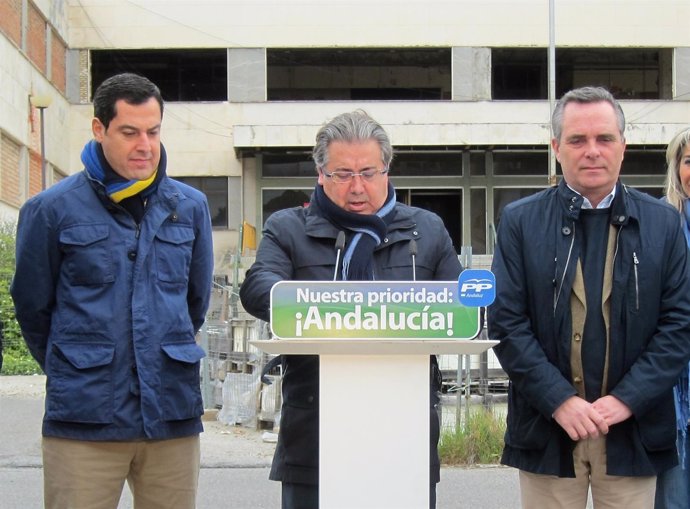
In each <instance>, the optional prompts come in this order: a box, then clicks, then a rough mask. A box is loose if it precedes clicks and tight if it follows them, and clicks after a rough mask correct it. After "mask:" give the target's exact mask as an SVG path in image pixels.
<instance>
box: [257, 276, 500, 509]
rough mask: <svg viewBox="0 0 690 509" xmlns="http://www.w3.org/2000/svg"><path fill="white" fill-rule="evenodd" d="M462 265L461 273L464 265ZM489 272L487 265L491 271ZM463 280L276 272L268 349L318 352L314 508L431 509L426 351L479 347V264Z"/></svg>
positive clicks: (483, 283) (485, 284) (264, 345)
mask: <svg viewBox="0 0 690 509" xmlns="http://www.w3.org/2000/svg"><path fill="white" fill-rule="evenodd" d="M466 273H467V271H465V272H464V273H463V274H466ZM489 275H490V276H491V274H490V273H489ZM469 276H471V278H470V279H469V280H468V281H467V282H462V281H461V280H459V281H415V282H409V281H356V282H352V281H337V282H336V281H334V282H330V281H326V282H323V281H321V282H316V281H281V282H279V283H276V284H275V285H274V286H273V288H272V289H271V330H272V331H273V335H274V336H275V337H277V338H280V339H275V340H270V341H253V342H252V344H254V345H255V346H257V347H258V348H260V349H262V350H264V351H266V352H268V353H273V354H286V355H291V354H292V355H296V354H301V355H318V356H319V361H320V366H319V376H320V378H319V391H320V392H319V508H320V509H387V508H390V509H428V507H429V483H430V479H429V431H430V430H429V422H430V409H429V394H430V372H429V356H430V355H435V354H478V353H481V352H483V351H485V350H487V349H488V348H490V347H491V346H493V345H494V344H496V343H497V342H496V341H486V340H483V341H482V340H472V339H469V338H474V337H476V336H477V335H478V333H479V330H480V328H481V327H480V324H479V306H481V305H486V304H477V305H470V306H468V305H466V304H465V303H464V302H463V300H462V299H463V298H464V297H465V296H469V297H470V299H473V298H476V297H483V292H485V291H486V290H487V289H488V290H491V289H492V288H493V283H492V282H491V281H489V280H488V279H486V278H485V276H486V275H485V274H484V273H479V274H478V273H469Z"/></svg>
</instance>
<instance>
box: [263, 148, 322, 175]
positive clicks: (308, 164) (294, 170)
mask: <svg viewBox="0 0 690 509" xmlns="http://www.w3.org/2000/svg"><path fill="white" fill-rule="evenodd" d="M260 158H261V175H262V176H263V177H264V178H270V177H316V165H315V164H314V160H313V159H312V157H311V152H310V151H307V150H304V149H295V150H290V149H286V150H280V151H277V152H271V151H268V152H261V154H260Z"/></svg>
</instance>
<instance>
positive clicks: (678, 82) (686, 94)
mask: <svg viewBox="0 0 690 509" xmlns="http://www.w3.org/2000/svg"><path fill="white" fill-rule="evenodd" d="M673 74H674V76H675V80H674V81H675V87H674V93H673V99H675V100H681V101H687V100H690V48H676V49H675V51H674V58H673Z"/></svg>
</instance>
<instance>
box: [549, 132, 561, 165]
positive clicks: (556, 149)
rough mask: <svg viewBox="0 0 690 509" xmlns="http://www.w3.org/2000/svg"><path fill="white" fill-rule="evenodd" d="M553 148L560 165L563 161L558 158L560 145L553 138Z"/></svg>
mask: <svg viewBox="0 0 690 509" xmlns="http://www.w3.org/2000/svg"><path fill="white" fill-rule="evenodd" d="M551 148H552V149H553V153H554V154H556V160H557V161H558V162H559V163H560V162H561V160H560V159H559V158H558V156H559V155H560V150H559V149H560V143H558V140H557V139H556V138H551Z"/></svg>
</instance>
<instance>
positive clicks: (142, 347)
mask: <svg viewBox="0 0 690 509" xmlns="http://www.w3.org/2000/svg"><path fill="white" fill-rule="evenodd" d="M148 200H149V201H148V204H147V208H146V212H145V214H144V217H143V218H142V220H141V223H140V224H139V225H137V224H136V222H135V221H134V219H133V218H132V216H131V215H130V214H129V213H128V212H126V211H125V210H124V209H123V208H122V207H120V206H119V205H116V204H115V203H113V202H112V201H111V200H110V199H109V198H107V197H106V196H105V193H104V189H103V186H102V185H101V184H99V183H98V182H96V181H93V180H91V179H90V178H89V177H88V176H87V173H86V172H85V171H83V172H80V173H78V174H75V175H72V176H70V177H68V178H66V179H65V180H63V181H61V182H59V183H57V184H55V185H54V186H52V187H50V188H49V189H47V190H46V191H44V192H42V193H40V194H38V195H37V196H35V197H33V198H31V199H30V200H28V201H27V202H26V203H25V204H24V206H23V207H22V209H21V211H20V214H19V224H18V231H17V267H16V273H15V277H14V280H13V282H12V290H11V291H12V297H13V298H14V303H15V308H16V312H17V320H18V321H19V324H20V326H21V329H22V334H23V335H24V339H25V341H26V343H27V345H28V347H29V350H30V351H31V353H32V355H33V356H34V357H35V359H36V360H37V361H38V363H39V364H40V365H41V368H43V370H44V372H45V373H46V375H47V384H46V385H47V387H46V406H45V416H44V421H43V434H44V435H46V436H55V437H64V438H74V439H81V440H119V441H123V440H140V439H166V438H174V437H181V436H189V435H192V434H196V433H199V432H200V431H201V430H202V426H201V420H200V416H201V414H202V413H203V404H202V400H201V392H200V386H199V362H200V359H201V358H202V357H203V356H204V351H203V350H202V349H201V348H200V347H199V346H198V345H197V344H196V343H195V333H196V331H197V330H198V329H199V327H201V325H202V323H203V321H204V317H205V313H206V310H207V307H208V303H209V298H210V285H211V281H212V271H213V250H212V240H211V221H210V217H209V211H208V206H207V203H206V198H205V197H204V195H203V194H202V193H200V192H199V191H196V190H195V189H193V188H191V187H189V186H187V185H184V184H182V183H180V182H176V181H174V180H172V179H169V178H167V177H164V178H163V179H162V180H161V181H160V183H159V185H158V188H157V190H156V191H155V192H154V194H152V195H151V196H150V197H149V199H148Z"/></svg>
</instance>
